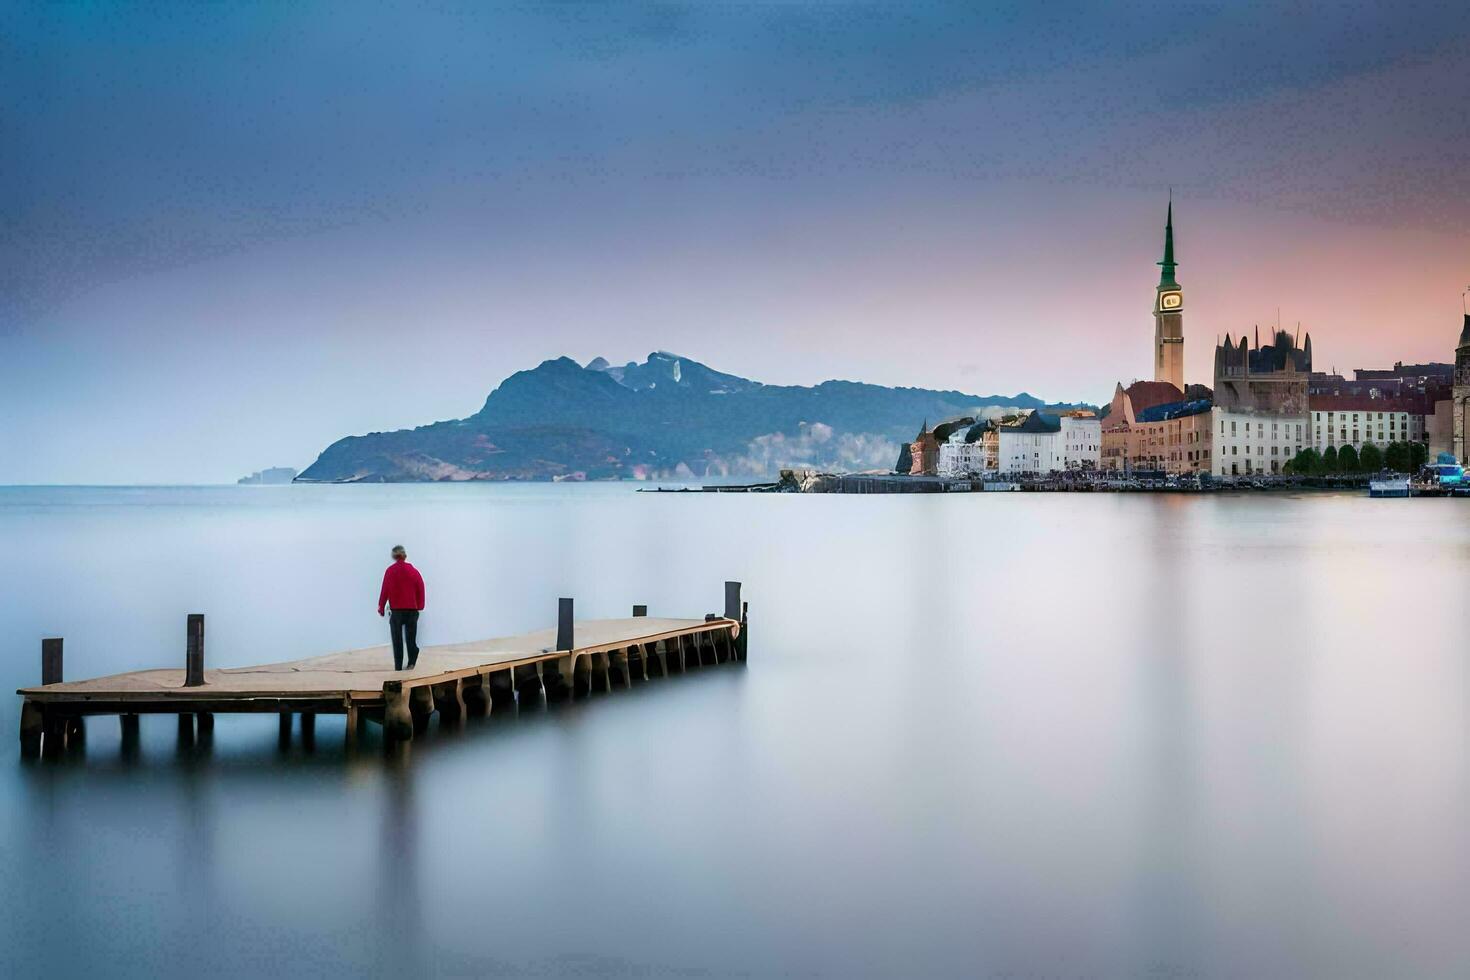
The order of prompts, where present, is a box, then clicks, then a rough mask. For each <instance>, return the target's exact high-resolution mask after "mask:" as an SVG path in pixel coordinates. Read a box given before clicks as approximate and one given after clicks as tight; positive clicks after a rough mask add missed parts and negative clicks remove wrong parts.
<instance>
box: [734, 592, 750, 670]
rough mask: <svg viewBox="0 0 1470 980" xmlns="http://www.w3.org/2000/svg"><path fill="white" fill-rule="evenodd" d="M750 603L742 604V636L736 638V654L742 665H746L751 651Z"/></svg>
mask: <svg viewBox="0 0 1470 980" xmlns="http://www.w3.org/2000/svg"><path fill="white" fill-rule="evenodd" d="M749 636H750V603H748V602H742V603H741V604H740V635H739V636H737V637H736V638H735V653H736V655H737V656H739V658H740V662H741V663H745V657H746V654H747V652H748V651H749V649H750V641H749Z"/></svg>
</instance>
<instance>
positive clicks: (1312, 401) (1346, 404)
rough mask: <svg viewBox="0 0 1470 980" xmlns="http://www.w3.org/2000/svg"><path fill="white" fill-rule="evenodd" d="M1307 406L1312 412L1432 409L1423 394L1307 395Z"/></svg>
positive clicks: (1424, 411)
mask: <svg viewBox="0 0 1470 980" xmlns="http://www.w3.org/2000/svg"><path fill="white" fill-rule="evenodd" d="M1307 408H1308V409H1309V410H1310V411H1313V412H1408V413H1409V414H1410V415H1429V414H1430V413H1432V412H1433V411H1434V408H1433V406H1431V405H1430V403H1429V399H1428V398H1427V397H1425V396H1423V395H1401V396H1399V397H1397V398H1371V397H1369V396H1368V395H1308V396H1307Z"/></svg>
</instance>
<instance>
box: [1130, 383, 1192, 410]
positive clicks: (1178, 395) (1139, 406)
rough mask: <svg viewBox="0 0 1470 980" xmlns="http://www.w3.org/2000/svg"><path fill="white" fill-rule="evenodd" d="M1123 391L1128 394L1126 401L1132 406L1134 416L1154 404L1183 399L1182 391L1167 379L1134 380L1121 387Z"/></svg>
mask: <svg viewBox="0 0 1470 980" xmlns="http://www.w3.org/2000/svg"><path fill="white" fill-rule="evenodd" d="M1123 393H1124V394H1125V395H1127V396H1128V403H1129V404H1130V405H1132V406H1133V417H1134V418H1137V417H1138V413H1139V412H1142V411H1143V410H1144V409H1147V408H1153V407H1154V406H1155V405H1164V404H1167V403H1168V402H1179V401H1183V400H1184V392H1182V391H1180V390H1179V389H1178V388H1176V387H1175V386H1174V385H1173V383H1172V382H1169V381H1135V382H1133V383H1132V384H1131V385H1129V386H1128V387H1127V388H1125V389H1123Z"/></svg>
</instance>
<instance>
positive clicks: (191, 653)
mask: <svg viewBox="0 0 1470 980" xmlns="http://www.w3.org/2000/svg"><path fill="white" fill-rule="evenodd" d="M184 628H185V632H186V633H187V636H188V649H187V652H186V653H185V655H184V686H185V687H202V686H203V685H204V614H203V613H190V614H189V618H188V620H187V622H186V623H185V627H184Z"/></svg>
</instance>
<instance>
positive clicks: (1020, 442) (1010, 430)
mask: <svg viewBox="0 0 1470 980" xmlns="http://www.w3.org/2000/svg"><path fill="white" fill-rule="evenodd" d="M1061 436H1062V421H1061V419H1059V418H1057V417H1056V416H1055V415H1047V414H1046V413H1045V412H1032V413H1031V414H1030V415H1028V416H1026V418H1025V419H1024V420H1023V421H1022V422H1021V424H1020V425H1008V426H1005V427H1003V428H1002V429H1001V430H1000V472H1002V473H1052V472H1055V471H1056V470H1060V469H1064V468H1065V465H1064V463H1063V454H1062V451H1061V449H1062V439H1061Z"/></svg>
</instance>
